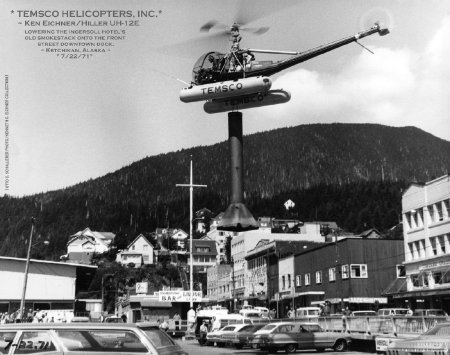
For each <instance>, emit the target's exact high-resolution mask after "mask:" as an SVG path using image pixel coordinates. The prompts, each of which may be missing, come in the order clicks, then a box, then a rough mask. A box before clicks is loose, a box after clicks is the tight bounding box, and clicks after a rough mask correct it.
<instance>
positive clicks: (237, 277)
mask: <svg viewBox="0 0 450 355" xmlns="http://www.w3.org/2000/svg"><path fill="white" fill-rule="evenodd" d="M261 223H266V222H265V221H262V222H261ZM266 225H267V227H265V228H260V229H258V230H253V231H247V232H242V233H239V234H238V235H237V236H235V237H233V239H232V240H231V257H232V261H233V265H234V284H235V290H234V292H235V296H236V298H237V299H239V300H240V302H243V300H245V299H248V297H249V296H250V294H251V293H252V292H253V289H252V287H250V284H249V282H250V281H249V280H248V279H246V273H247V271H248V266H247V260H246V256H247V253H248V252H250V251H251V250H253V249H254V248H255V247H256V245H257V244H258V243H259V242H260V241H261V240H265V241H267V242H272V241H288V242H289V241H291V242H317V243H323V242H325V240H326V238H325V237H324V236H323V235H322V234H321V233H320V225H319V224H315V223H308V224H307V225H308V227H305V226H303V228H300V230H298V231H296V232H295V233H272V226H271V224H270V223H266ZM305 225H306V224H305ZM309 226H311V228H309Z"/></svg>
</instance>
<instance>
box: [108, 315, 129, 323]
mask: <svg viewBox="0 0 450 355" xmlns="http://www.w3.org/2000/svg"><path fill="white" fill-rule="evenodd" d="M103 322H104V323H125V322H124V321H123V319H122V318H120V317H117V316H106V317H105V319H104V320H103Z"/></svg>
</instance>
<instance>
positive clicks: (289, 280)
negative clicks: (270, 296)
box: [288, 274, 292, 288]
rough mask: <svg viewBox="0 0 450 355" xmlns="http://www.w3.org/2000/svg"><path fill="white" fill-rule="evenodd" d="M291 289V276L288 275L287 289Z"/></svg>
mask: <svg viewBox="0 0 450 355" xmlns="http://www.w3.org/2000/svg"><path fill="white" fill-rule="evenodd" d="M291 287H292V285H291V275H290V274H289V275H288V288H291Z"/></svg>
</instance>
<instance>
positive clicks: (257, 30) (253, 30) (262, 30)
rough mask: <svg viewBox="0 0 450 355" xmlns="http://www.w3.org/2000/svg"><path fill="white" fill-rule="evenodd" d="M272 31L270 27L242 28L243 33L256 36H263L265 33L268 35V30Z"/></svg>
mask: <svg viewBox="0 0 450 355" xmlns="http://www.w3.org/2000/svg"><path fill="white" fill-rule="evenodd" d="M269 29H270V27H258V28H253V27H244V28H241V29H240V30H241V31H246V32H250V33H252V34H254V35H258V36H259V35H262V34H264V33H266V32H267V31H268V30H269Z"/></svg>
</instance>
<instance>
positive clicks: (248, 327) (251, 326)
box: [238, 325, 255, 332]
mask: <svg viewBox="0 0 450 355" xmlns="http://www.w3.org/2000/svg"><path fill="white" fill-rule="evenodd" d="M254 328H255V326H254V325H246V326H245V327H242V328H241V329H239V330H238V332H248V331H250V330H253V329H254Z"/></svg>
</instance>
